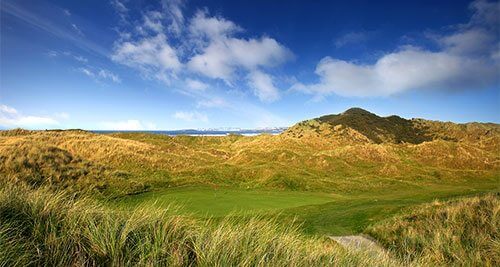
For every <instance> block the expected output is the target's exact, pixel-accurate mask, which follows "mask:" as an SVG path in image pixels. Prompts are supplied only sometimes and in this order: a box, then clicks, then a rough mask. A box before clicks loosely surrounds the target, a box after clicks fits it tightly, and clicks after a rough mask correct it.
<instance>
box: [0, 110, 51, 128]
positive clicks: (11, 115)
mask: <svg viewBox="0 0 500 267" xmlns="http://www.w3.org/2000/svg"><path fill="white" fill-rule="evenodd" d="M57 125H59V121H57V120H56V119H55V118H52V117H50V116H33V115H24V114H21V113H20V112H18V111H17V110H16V109H15V108H13V107H10V106H7V105H0V126H3V127H6V128H14V127H21V128H28V129H37V128H44V127H54V126H57Z"/></svg>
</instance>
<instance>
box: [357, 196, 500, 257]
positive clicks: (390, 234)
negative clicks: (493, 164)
mask: <svg viewBox="0 0 500 267" xmlns="http://www.w3.org/2000/svg"><path fill="white" fill-rule="evenodd" d="M367 233H368V234H370V235H371V236H373V237H375V238H376V239H378V240H379V241H380V242H381V243H382V244H383V245H384V246H385V247H386V248H388V249H389V250H390V251H391V252H393V253H394V254H395V255H397V256H398V257H399V258H400V259H402V260H405V261H413V262H415V263H418V264H422V265H459V266H500V194H499V193H497V194H489V195H486V196H482V197H470V198H462V199H459V200H453V201H447V202H440V201H435V202H433V203H431V204H426V205H423V206H419V207H417V208H414V209H413V210H411V211H410V212H408V213H406V214H404V215H400V216H397V217H394V218H392V219H389V220H387V221H385V222H383V223H379V224H377V225H375V226H372V227H370V228H368V230H367Z"/></svg>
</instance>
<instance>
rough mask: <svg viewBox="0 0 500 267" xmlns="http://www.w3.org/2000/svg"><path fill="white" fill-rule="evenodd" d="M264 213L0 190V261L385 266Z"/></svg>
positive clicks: (381, 261)
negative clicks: (238, 214)
mask: <svg viewBox="0 0 500 267" xmlns="http://www.w3.org/2000/svg"><path fill="white" fill-rule="evenodd" d="M394 264H395V262H392V261H391V260H390V259H388V258H377V257H374V256H369V255H364V254H360V253H354V252H348V251H346V250H344V249H342V248H341V247H339V246H336V245H335V244H334V243H332V242H331V241H328V240H327V239H319V238H312V237H305V236H303V235H302V234H300V233H299V232H298V231H297V229H295V228H294V227H290V226H286V225H283V224H279V223H278V222H277V221H272V220H264V219H262V218H258V217H253V218H247V219H245V220H244V221H238V220H237V219H235V218H234V217H232V219H226V220H223V221H218V222H210V221H209V222H207V221H204V222H199V221H196V220H193V219H190V218H187V217H181V216H177V215H172V214H171V213H170V211H169V210H168V209H156V208H154V207H151V206H148V207H140V208H137V209H134V210H133V211H132V212H118V211H114V210H109V209H106V208H104V207H102V206H99V205H97V204H95V202H93V201H91V200H88V199H78V200H76V199H72V198H69V197H68V196H67V195H66V194H64V193H53V192H51V191H46V190H35V191H33V190H30V189H26V188H20V187H10V186H7V187H4V188H2V189H0V266H27V265H32V266H40V265H41V266H104V265H106V266H123V265H127V266H128V265H140V266H311V265H312V266H332V265H341V266H346V265H349V266H367V265H370V266H386V265H394Z"/></svg>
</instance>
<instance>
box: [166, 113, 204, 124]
mask: <svg viewBox="0 0 500 267" xmlns="http://www.w3.org/2000/svg"><path fill="white" fill-rule="evenodd" d="M173 117H174V118H175V119H178V120H183V121H186V122H203V123H207V122H208V116H207V115H206V114H203V113H200V112H198V111H177V112H175V113H174V115H173Z"/></svg>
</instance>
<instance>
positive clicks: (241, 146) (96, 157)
mask: <svg viewBox="0 0 500 267" xmlns="http://www.w3.org/2000/svg"><path fill="white" fill-rule="evenodd" d="M499 184H500V127H499V126H498V125H496V124H475V123H472V124H461V125H458V124H453V123H441V122H432V121H425V120H405V119H402V118H399V117H395V116H391V117H378V116H376V115H375V114H372V113H369V112H366V111H363V110H359V109H354V110H350V111H346V112H344V113H342V114H338V115H332V116H326V117H321V118H318V119H313V120H309V121H305V122H302V123H299V124H297V125H295V126H293V127H291V128H290V129H288V130H287V131H286V132H284V133H282V134H280V135H276V136H272V135H259V136H254V137H245V136H236V135H231V136H225V137H190V136H176V137H170V136H163V135H155V134H148V133H115V134H95V133H90V132H86V131H80V130H70V131H26V130H20V129H18V130H10V131H0V185H1V186H0V188H1V189H0V266H12V265H14V266H25V265H32V266H68V265H72V266H102V265H106V266H123V265H141V266H157V265H174V266H208V265H210V266H212V265H218V266H228V265H231V266H234V265H241V266H276V265H279V266H305V265H306V266H307V265H312V266H321V265H328V266H331V265H341V266H345V265H348V266H380V265H382V266H383V265H391V266H392V265H398V264H401V265H409V264H410V265H450V264H451V265H492V266H493V265H498V263H499V261H498V253H497V252H498V251H499V247H498V244H499V237H498V229H499V225H498V217H499V215H498V209H499V208H498V195H489V196H488V197H484V198H471V199H464V200H461V201H455V202H444V201H446V200H448V199H450V198H456V197H460V196H470V195H484V194H488V193H490V194H491V193H492V192H493V193H494V192H498V189H499V187H498V185H499ZM434 200H438V202H434V204H432V205H427V206H423V207H421V208H419V209H415V210H413V211H411V212H410V213H409V215H408V214H406V215H397V217H394V218H392V217H393V216H394V215H395V214H405V213H402V211H404V210H407V209H408V208H409V207H411V206H415V205H420V204H423V203H429V202H432V201H434ZM436 203H437V204H436ZM178 205H181V206H180V207H179V208H176V209H172V207H173V206H178ZM242 210H244V212H243V213H242V212H241V211H242ZM390 218H392V219H390ZM363 232H364V233H369V234H370V235H371V236H373V237H375V238H376V239H377V240H379V241H380V243H381V244H382V245H384V246H385V247H386V248H388V249H389V251H390V253H391V254H390V255H393V257H394V259H397V260H396V261H397V262H395V261H393V260H391V258H392V256H391V257H389V256H383V257H379V258H377V257H375V256H373V255H363V254H359V253H357V252H352V251H346V250H345V249H343V248H341V247H339V246H338V245H336V244H335V243H332V241H329V240H327V239H326V238H325V236H327V235H350V234H359V233H363Z"/></svg>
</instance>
